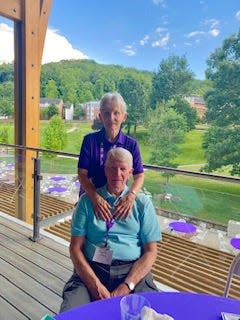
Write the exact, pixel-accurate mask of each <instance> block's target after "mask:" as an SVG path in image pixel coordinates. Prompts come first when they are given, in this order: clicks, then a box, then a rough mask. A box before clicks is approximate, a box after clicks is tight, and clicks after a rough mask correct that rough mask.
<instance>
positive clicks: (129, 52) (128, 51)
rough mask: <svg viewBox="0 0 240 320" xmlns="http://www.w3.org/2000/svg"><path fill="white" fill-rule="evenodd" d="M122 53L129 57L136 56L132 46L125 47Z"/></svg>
mask: <svg viewBox="0 0 240 320" xmlns="http://www.w3.org/2000/svg"><path fill="white" fill-rule="evenodd" d="M120 51H121V52H122V53H124V54H126V55H127V56H129V57H131V56H135V55H136V50H135V49H134V48H133V46H131V45H126V46H124V48H122V49H121V50H120Z"/></svg>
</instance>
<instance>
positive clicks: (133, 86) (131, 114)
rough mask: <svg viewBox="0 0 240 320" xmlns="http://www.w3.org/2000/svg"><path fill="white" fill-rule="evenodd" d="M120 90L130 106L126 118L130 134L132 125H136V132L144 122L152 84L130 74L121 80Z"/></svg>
mask: <svg viewBox="0 0 240 320" xmlns="http://www.w3.org/2000/svg"><path fill="white" fill-rule="evenodd" d="M118 90H119V92H120V93H121V95H122V96H123V98H124V100H125V102H126V103H127V106H128V110H127V112H128V117H127V120H126V126H127V128H128V134H129V133H130V130H131V126H134V133H136V128H137V126H138V125H139V124H141V123H143V122H144V119H145V116H146V109H147V103H148V96H149V91H150V84H148V83H147V82H145V81H143V80H142V79H140V78H138V79H135V78H133V77H131V76H128V77H124V78H122V79H121V80H120V81H119V84H118Z"/></svg>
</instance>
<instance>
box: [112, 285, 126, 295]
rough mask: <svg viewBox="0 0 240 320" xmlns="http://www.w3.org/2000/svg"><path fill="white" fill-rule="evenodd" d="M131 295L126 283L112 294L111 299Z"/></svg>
mask: <svg viewBox="0 0 240 320" xmlns="http://www.w3.org/2000/svg"><path fill="white" fill-rule="evenodd" d="M129 293H130V290H129V288H128V286H127V285H126V284H125V283H120V285H119V286H118V287H117V288H116V289H114V290H113V291H112V292H111V297H117V296H123V295H127V294H129Z"/></svg>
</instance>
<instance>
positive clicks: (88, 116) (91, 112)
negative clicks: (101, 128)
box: [81, 101, 100, 121]
mask: <svg viewBox="0 0 240 320" xmlns="http://www.w3.org/2000/svg"><path fill="white" fill-rule="evenodd" d="M81 107H82V108H83V110H84V112H85V120H86V121H93V120H94V119H98V118H99V111H100V101H89V102H85V103H82V104H81Z"/></svg>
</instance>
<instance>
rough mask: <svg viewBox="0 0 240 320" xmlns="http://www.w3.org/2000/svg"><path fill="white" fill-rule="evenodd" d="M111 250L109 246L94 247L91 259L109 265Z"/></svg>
mask: <svg viewBox="0 0 240 320" xmlns="http://www.w3.org/2000/svg"><path fill="white" fill-rule="evenodd" d="M112 256H113V250H111V249H110V248H109V247H96V250H95V252H94V255H93V259H92V260H93V261H95V262H99V263H103V264H108V265H111V263H112Z"/></svg>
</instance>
